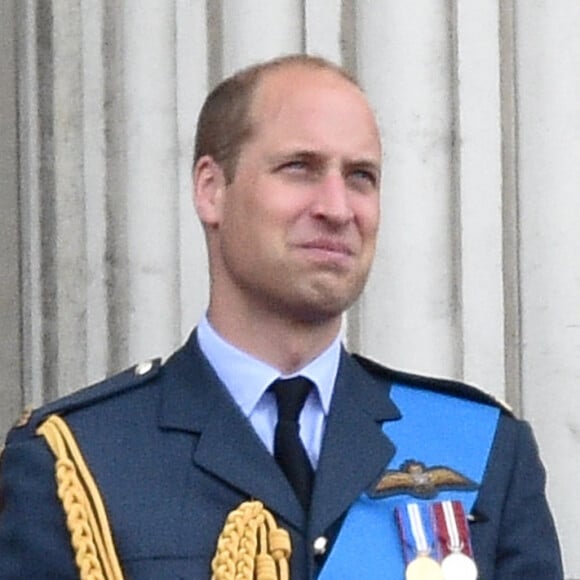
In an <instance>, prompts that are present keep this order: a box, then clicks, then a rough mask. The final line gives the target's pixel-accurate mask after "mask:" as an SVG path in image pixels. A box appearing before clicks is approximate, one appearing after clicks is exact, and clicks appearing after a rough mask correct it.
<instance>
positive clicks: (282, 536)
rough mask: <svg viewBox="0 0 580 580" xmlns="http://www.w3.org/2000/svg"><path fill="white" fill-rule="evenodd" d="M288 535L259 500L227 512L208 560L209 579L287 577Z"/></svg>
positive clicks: (280, 579)
mask: <svg viewBox="0 0 580 580" xmlns="http://www.w3.org/2000/svg"><path fill="white" fill-rule="evenodd" d="M291 553H292V546H291V542H290V535H289V534H288V532H287V531H286V530H284V529H282V528H279V527H278V526H277V525H276V520H275V519H274V516H272V514H271V513H270V512H269V511H268V510H267V509H266V508H264V506H263V505H262V503H261V502H259V501H247V502H244V503H242V504H240V506H239V507H238V508H237V509H235V510H233V511H231V512H230V513H229V514H228V517H227V519H226V523H225V524H224V527H223V530H222V532H221V534H220V536H219V538H218V542H217V548H216V552H215V556H214V558H213V560H212V564H211V569H212V577H211V580H289V578H290V571H289V563H288V561H289V559H290V555H291Z"/></svg>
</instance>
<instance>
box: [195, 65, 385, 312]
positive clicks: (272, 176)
mask: <svg viewBox="0 0 580 580" xmlns="http://www.w3.org/2000/svg"><path fill="white" fill-rule="evenodd" d="M251 111H252V121H253V126H254V131H253V134H252V137H251V138H250V139H249V140H248V141H247V142H246V143H245V144H244V145H243V146H242V149H241V152H240V156H239V159H238V162H237V169H236V173H235V176H234V179H233V181H232V182H231V183H230V184H229V185H224V186H223V192H222V193H221V198H220V202H219V204H217V205H216V214H215V216H214V218H215V219H214V220H213V222H212V223H211V224H209V232H210V233H209V235H210V238H211V237H213V243H212V241H211V240H210V251H212V253H213V256H212V262H213V272H212V275H213V286H212V293H214V295H213V298H214V299H215V298H218V299H219V300H221V301H223V303H224V304H228V305H231V306H232V308H235V307H236V305H237V306H238V307H239V308H243V309H244V310H245V311H246V312H251V313H255V314H256V315H259V314H264V313H266V314H269V315H274V316H279V317H290V318H293V319H296V320H300V321H320V322H322V321H325V320H328V319H329V318H331V319H336V318H337V317H339V316H340V314H341V313H342V312H343V311H344V310H345V309H346V308H348V306H350V305H351V304H352V302H353V301H354V300H355V299H356V298H357V296H358V295H359V294H360V292H361V291H362V288H363V286H364V284H365V281H366V279H367V275H368V271H369V268H370V266H371V262H372V259H373V255H374V251H375V242H376V235H377V228H378V223H379V182H380V165H381V147H380V139H379V134H378V130H377V127H376V123H375V120H374V117H373V114H372V112H371V111H370V109H369V107H368V105H367V103H366V100H365V98H364V97H363V95H362V94H361V92H360V91H359V90H358V89H357V88H356V87H355V86H354V85H352V84H350V83H349V82H347V81H346V80H345V79H342V78H341V77H339V76H338V75H337V74H335V73H332V72H329V71H325V70H316V69H309V68H306V67H303V66H292V67H286V68H284V69H281V70H278V71H274V72H269V73H267V74H266V75H265V77H264V78H263V79H262V81H261V84H260V85H259V86H258V88H257V90H256V93H255V95H254V99H253V102H252V107H251ZM202 219H203V218H202ZM206 225H208V224H207V221H206ZM212 247H213V250H211V248H212ZM215 293H218V294H220V296H215Z"/></svg>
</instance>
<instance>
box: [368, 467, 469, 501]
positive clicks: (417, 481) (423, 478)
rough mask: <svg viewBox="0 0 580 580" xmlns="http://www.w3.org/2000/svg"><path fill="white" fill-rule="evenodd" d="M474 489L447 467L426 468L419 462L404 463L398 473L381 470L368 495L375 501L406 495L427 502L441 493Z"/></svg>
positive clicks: (460, 475) (462, 476) (457, 473)
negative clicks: (381, 472)
mask: <svg viewBox="0 0 580 580" xmlns="http://www.w3.org/2000/svg"><path fill="white" fill-rule="evenodd" d="M478 487H479V486H478V484H477V483H476V482H474V481H472V480H471V479H469V478H468V477H465V475H463V474H461V473H459V472H458V471H455V470H454V469H451V468H450V467H445V466H443V465H437V466H434V467H426V466H425V464H424V463H421V462H420V461H414V460H408V461H405V462H404V463H403V464H402V465H401V469H400V470H399V471H396V470H391V469H389V470H387V471H385V472H384V473H383V475H382V476H381V478H380V479H379V481H378V482H377V484H376V485H375V486H374V488H373V489H372V490H371V491H370V493H369V496H370V497H373V498H376V499H378V498H381V497H388V496H392V495H404V494H406V495H411V496H413V497H416V498H419V499H431V498H434V497H436V496H437V495H438V494H439V492H441V491H450V490H456V491H472V490H474V489H477V488H478Z"/></svg>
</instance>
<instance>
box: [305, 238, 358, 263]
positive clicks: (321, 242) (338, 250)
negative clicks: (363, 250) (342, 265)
mask: <svg viewBox="0 0 580 580" xmlns="http://www.w3.org/2000/svg"><path fill="white" fill-rule="evenodd" d="M298 248H300V249H301V250H305V251H306V252H308V253H309V254H310V255H312V256H317V257H319V258H320V259H331V260H346V259H349V258H352V257H354V255H355V251H354V249H353V247H352V246H351V245H350V244H348V243H346V242H343V241H341V240H335V239H331V238H316V239H313V240H308V241H306V242H303V243H300V244H298Z"/></svg>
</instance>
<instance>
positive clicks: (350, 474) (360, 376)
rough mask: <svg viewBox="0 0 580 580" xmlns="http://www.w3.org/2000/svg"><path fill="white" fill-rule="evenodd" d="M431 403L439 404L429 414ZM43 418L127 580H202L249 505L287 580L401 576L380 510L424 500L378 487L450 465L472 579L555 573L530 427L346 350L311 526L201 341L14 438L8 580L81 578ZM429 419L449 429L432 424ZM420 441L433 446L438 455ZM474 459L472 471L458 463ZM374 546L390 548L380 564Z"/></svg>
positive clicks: (59, 407) (2, 523)
mask: <svg viewBox="0 0 580 580" xmlns="http://www.w3.org/2000/svg"><path fill="white" fill-rule="evenodd" d="M140 370H141V371H142V370H143V367H141V368H140ZM394 385H397V386H398V388H399V389H400V390H401V391H402V392H403V393H405V396H406V400H407V403H405V404H406V405H407V407H408V408H409V411H405V410H404V409H402V407H401V406H400V405H399V404H398V403H397V398H396V397H394V396H393V392H394V391H393V389H394ZM414 393H416V394H417V401H419V400H423V399H424V401H423V403H419V402H418V403H417V407H420V405H421V404H422V405H426V408H425V409H424V410H422V411H418V412H417V413H415V416H414V418H413V419H412V421H414V423H410V422H408V423H405V421H407V418H406V415H408V416H409V417H410V416H412V415H413V412H412V410H413V409H414V403H413V401H414V398H413V397H414ZM425 393H427V395H428V396H427V398H426V399H425V397H423V395H425ZM409 397H410V398H409ZM422 397H423V398H422ZM439 400H441V401H443V403H442V405H443V406H441V407H438V406H437V405H435V407H431V406H430V405H431V403H430V402H429V401H439ZM409 401H410V403H409ZM425 401H427V402H426V403H425ZM466 406H467V407H466ZM466 409H467V410H466ZM480 411H481V413H482V414H481V416H482V417H484V416H485V417H487V418H486V419H485V421H487V422H488V424H489V425H490V427H489V429H488V435H487V437H488V438H489V445H488V449H487V450H486V451H485V452H482V451H481V448H480V447H478V446H477V445H475V439H479V438H480V437H479V435H477V436H474V437H470V433H471V432H472V431H473V432H475V431H476V429H475V427H476V426H477V425H478V424H479V419H478V417H479V415H478V413H479V412H480ZM421 413H423V415H421ZM51 414H57V415H59V416H61V417H62V418H63V419H64V420H65V421H66V423H67V424H68V425H69V427H70V429H71V431H72V432H73V434H74V436H75V438H76V440H77V442H78V444H79V447H80V449H81V451H82V453H83V455H84V458H85V460H86V462H87V464H88V466H89V468H90V470H91V473H92V475H93V477H94V479H95V481H96V483H97V485H98V487H99V490H100V492H101V495H102V498H103V501H104V504H105V507H106V510H107V514H108V518H109V522H110V525H111V530H112V535H113V539H114V542H115V546H116V550H117V553H118V555H119V559H120V564H121V567H122V569H123V573H124V576H125V578H126V579H137V580H161V579H163V580H170V579H173V578H175V579H195V580H202V579H206V578H209V577H210V575H211V573H210V561H211V559H212V557H213V554H214V551H215V546H216V539H217V537H218V535H219V533H220V531H221V529H222V527H223V525H224V521H225V518H226V516H227V514H228V513H229V512H230V511H231V510H233V509H234V508H236V507H237V506H238V505H239V504H240V503H241V502H243V501H245V500H247V499H259V500H260V501H262V502H263V503H264V505H265V506H266V507H267V508H268V509H269V510H270V511H271V512H272V514H273V515H274V517H275V518H276V520H277V522H278V525H279V526H281V527H283V528H285V529H287V530H288V531H289V532H290V535H291V538H292V545H293V553H292V559H291V577H292V580H305V579H310V578H317V577H320V578H326V579H328V578H336V579H340V578H345V579H351V578H361V579H363V578H370V579H372V580H375V578H377V579H378V578H385V579H392V580H400V579H402V578H403V575H402V570H403V565H404V564H403V562H402V550H401V549H400V547H398V546H399V544H398V541H399V540H398V538H397V537H396V535H392V534H391V532H390V530H391V529H395V527H393V526H391V523H390V521H389V522H387V523H386V524H385V526H382V522H383V518H385V519H389V520H390V518H391V517H392V513H390V512H389V509H390V508H389V509H387V508H386V507H385V506H387V504H386V503H384V502H387V501H388V502H391V503H390V504H388V505H392V504H393V502H395V503H397V502H398V503H400V504H404V503H405V502H407V501H412V500H414V499H415V495H416V492H417V490H416V489H413V484H412V483H411V484H409V486H408V489H405V488H404V486H403V488H401V489H395V490H394V491H393V490H392V491H391V493H390V495H389V497H388V498H386V499H385V498H382V497H379V496H377V495H376V494H375V493H374V490H375V489H376V485H377V482H378V481H379V480H380V479H381V477H382V476H384V474H385V473H386V472H387V471H389V470H390V471H391V472H392V471H393V470H394V471H397V470H399V469H402V464H403V463H404V461H402V460H409V461H414V462H417V463H418V464H421V465H423V466H424V467H425V469H426V470H427V471H428V470H429V469H431V468H432V467H433V466H436V465H437V466H445V467H448V468H450V469H452V470H454V471H457V472H459V473H463V475H465V476H466V477H467V478H468V479H470V480H471V481H472V483H473V484H474V485H472V487H471V490H470V491H469V492H468V491H466V490H463V489H461V486H459V487H457V489H451V490H447V491H446V492H445V493H446V494H447V495H446V496H445V497H446V498H447V497H451V498H454V497H457V498H460V499H461V498H462V494H465V493H470V494H471V496H470V497H471V498H472V499H471V500H470V502H469V503H468V504H467V505H468V506H470V509H469V513H470V518H469V519H470V524H469V525H470V531H471V539H472V544H473V551H474V555H475V560H476V562H477V566H478V568H479V578H480V580H515V579H526V580H558V579H561V578H563V573H562V567H561V560H560V552H559V547H558V542H557V539H556V534H555V530H554V525H553V521H552V517H551V515H550V512H549V509H548V506H547V503H546V498H545V493H544V485H545V474H544V469H543V467H542V465H541V463H540V460H539V458H538V452H537V447H536V444H535V442H534V439H533V436H532V433H531V431H530V428H529V427H528V425H527V424H526V423H524V422H522V421H520V420H517V419H515V418H514V417H513V416H511V414H510V413H509V412H507V411H505V410H503V409H500V408H499V407H498V405H497V404H495V403H494V401H493V400H492V399H491V398H490V397H488V396H486V395H484V394H482V393H481V392H479V391H478V390H476V389H473V388H471V387H468V386H466V385H462V384H460V383H455V382H451V381H439V380H434V379H433V380H432V379H426V378H419V377H415V376H410V375H405V374H403V373H398V372H395V371H391V370H389V369H386V368H384V367H380V366H379V365H376V364H374V363H370V362H369V361H366V360H364V359H361V358H359V357H356V356H353V355H350V354H348V353H346V352H343V353H342V358H341V362H340V367H339V373H338V378H337V382H336V386H335V391H334V396H333V400H332V403H331V409H330V413H329V417H328V423H327V426H326V431H325V436H324V440H323V444H322V450H321V457H320V462H319V466H318V470H317V473H316V478H315V484H314V490H313V497H312V505H311V510H310V513H309V515H308V517H306V516H305V515H304V513H303V511H302V509H301V507H300V504H299V503H298V500H297V499H296V497H295V496H294V494H293V492H292V489H291V487H290V486H289V483H288V482H287V480H286V479H285V477H284V475H283V473H282V472H281V470H280V469H279V468H278V466H277V464H276V462H275V461H274V459H273V458H272V456H271V455H270V454H269V453H268V451H267V450H266V448H265V447H264V445H263V444H262V443H261V441H260V439H259V438H258V436H257V435H256V433H255V432H254V431H253V429H252V427H251V425H250V423H249V422H248V420H247V419H246V418H245V417H244V416H243V414H242V413H241V411H240V410H239V409H238V407H237V406H236V404H235V403H234V401H233V400H232V399H231V397H230V396H229V394H228V393H227V391H226V389H225V387H224V386H223V385H222V384H221V383H220V381H219V380H218V378H217V377H216V375H215V373H214V371H213V369H212V368H211V366H210V365H209V363H208V362H207V360H206V359H205V358H204V356H203V355H202V353H201V352H200V350H199V347H198V345H197V340H196V336H195V332H194V333H193V334H192V336H191V337H190V339H189V340H188V342H187V343H186V345H185V346H184V347H183V348H182V349H180V350H179V351H177V352H176V353H175V354H174V355H173V356H172V357H171V358H170V359H169V360H168V361H167V362H166V363H164V364H160V363H159V362H156V363H154V364H153V365H152V367H151V368H150V369H149V370H148V371H147V372H145V373H142V372H141V373H139V372H136V371H135V369H130V370H128V371H125V372H124V373H121V374H120V375H118V376H115V377H113V378H111V379H108V380H106V381H104V382H103V383H101V384H98V385H96V386H93V387H90V388H88V389H84V390H82V391H79V392H77V393H75V394H73V395H71V396H69V397H66V398H64V399H61V400H59V401H56V402H54V403H51V404H49V405H47V406H45V407H43V408H41V409H39V410H38V411H36V412H34V413H33V415H32V417H31V419H30V420H29V421H28V422H27V423H26V424H25V425H23V426H21V427H17V428H14V429H13V430H12V431H11V432H10V434H9V435H8V439H7V443H6V447H5V450H4V452H3V455H2V462H1V467H0V579H2V580H23V579H34V580H41V579H50V580H55V579H58V580H68V579H74V578H79V572H78V570H77V568H76V567H75V562H74V553H73V549H72V547H71V540H70V535H69V532H68V530H67V528H66V523H65V516H64V513H63V507H62V505H61V502H60V500H59V499H58V497H57V494H56V483H55V475H54V469H55V468H54V465H55V458H54V456H53V454H52V453H51V450H50V449H49V448H48V446H47V444H46V441H45V440H44V439H43V438H42V437H39V436H38V435H37V434H36V430H37V428H38V426H39V425H40V424H41V423H42V422H43V420H44V419H46V417H48V416H49V415H51ZM435 415H444V420H439V421H432V420H431V419H432V418H433V417H434V416H435ZM490 417H491V419H490ZM439 419H442V417H441V416H440V417H439ZM408 421H411V419H409V420H408ZM482 421H483V419H482ZM405 424H407V425H410V427H409V428H408V429H407V432H406V433H407V434H406V435H405V442H403V441H399V440H397V438H399V439H401V438H402V435H401V434H402V433H405V431H404V429H403V431H401V430H399V427H404V426H405ZM413 425H416V427H415V426H413ZM448 425H451V426H452V427H449V429H451V430H450V431H448ZM453 425H455V426H456V427H453ZM443 431H444V433H443ZM427 441H429V442H433V441H434V442H439V443H438V445H439V449H440V450H441V451H440V454H439V451H438V450H437V449H435V450H433V445H432V444H431V443H430V444H429V446H427V445H426V442H427ZM472 445H473V447H472ZM428 447H429V448H430V449H431V450H430V451H429V452H428V453H427V448H428ZM484 447H485V445H484ZM401 449H403V450H404V451H401ZM424 449H425V452H423V450H424ZM405 454H408V456H407V455H405ZM438 454H439V455H438ZM475 455H478V456H480V457H479V458H478V461H477V462H476V463H478V464H479V468H477V469H479V472H478V471H477V469H475V471H473V470H472V468H471V467H469V466H467V467H466V466H464V465H463V464H462V461H463V459H461V458H460V456H462V457H468V456H475ZM456 457H457V459H456ZM470 470H471V471H470ZM466 471H467V473H466ZM474 489H475V491H474ZM431 492H432V493H431V497H430V500H429V501H437V499H438V493H439V490H438V489H437V487H436V486H435V488H434V489H432V490H431ZM419 495H420V494H419ZM442 497H443V496H442ZM361 502H365V503H364V505H366V506H367V508H365V509H366V510H367V511H368V510H369V507H368V506H370V513H371V520H368V521H366V520H363V521H362V523H359V524H357V519H356V517H355V514H356V513H357V512H356V509H357V506H359V505H362V504H361ZM373 502H376V503H373ZM374 506H377V507H376V510H375V507H374ZM380 506H383V507H382V508H381V507H380ZM381 510H382V511H381ZM363 511H364V510H363ZM351 513H352V514H353V515H352V517H351ZM373 513H374V515H372V514H373ZM377 514H378V515H377ZM373 518H374V521H375V522H378V524H377V525H376V526H375V524H373ZM357 525H358V526H362V527H361V528H360V529H357ZM347 528H348V530H347ZM363 528H364V534H365V535H364V536H362V535H361V533H362V532H363ZM359 532H360V533H359ZM320 537H324V538H327V539H328V546H327V549H326V550H325V551H324V550H317V551H315V550H314V548H313V545H314V542H315V540H316V539H317V538H320ZM357 537H358V538H359V539H360V538H361V537H364V538H366V539H365V541H364V546H363V547H362V550H363V552H366V553H359V555H358V557H355V556H353V557H350V556H349V555H348V550H349V545H350V544H352V543H354V542H355V541H356V538H357ZM359 543H360V542H359ZM383 546H390V548H389V549H390V552H389V554H387V553H386V552H385V555H384V557H383V554H382V550H383ZM357 550H358V548H357ZM315 552H316V553H315ZM321 552H324V553H321ZM344 554H347V557H344ZM373 554H376V555H377V557H376V558H374V556H373ZM381 558H383V560H381ZM371 560H374V561H375V564H373V565H376V566H380V568H381V572H380V574H379V575H377V568H372V565H371V564H369V565H368V566H367V564H366V562H367V561H369V562H370V561H371ZM395 560H400V561H395Z"/></svg>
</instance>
